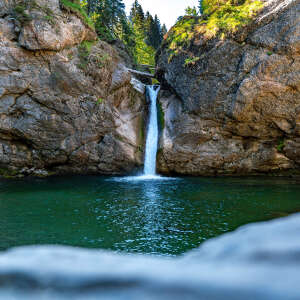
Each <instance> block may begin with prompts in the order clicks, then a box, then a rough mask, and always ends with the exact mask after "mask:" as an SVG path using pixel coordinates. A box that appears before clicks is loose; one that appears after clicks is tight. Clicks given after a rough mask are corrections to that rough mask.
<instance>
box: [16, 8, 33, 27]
mask: <svg viewBox="0 0 300 300" xmlns="http://www.w3.org/2000/svg"><path fill="white" fill-rule="evenodd" d="M13 13H14V17H15V18H16V19H17V20H19V21H20V22H21V23H26V22H29V21H31V20H32V17H31V16H30V15H28V14H27V13H26V7H25V6H23V5H17V6H16V7H15V8H14V12H13Z"/></svg>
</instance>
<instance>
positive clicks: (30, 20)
mask: <svg viewBox="0 0 300 300" xmlns="http://www.w3.org/2000/svg"><path fill="white" fill-rule="evenodd" d="M143 112H144V89H143V85H141V84H140V83H139V82H138V81H137V80H136V79H134V78H133V77H132V75H131V74H130V72H128V70H127V68H126V67H125V65H124V61H123V60H122V59H121V58H120V56H119V55H118V53H117V51H116V50H115V49H113V48H112V47H110V46H109V45H108V44H106V43H104V42H101V41H97V40H96V34H95V32H94V31H93V29H92V28H91V27H90V26H89V25H88V24H86V23H85V21H84V18H83V17H81V18H80V17H79V15H78V14H77V15H75V14H72V13H70V12H69V11H67V10H66V9H62V8H61V7H60V3H59V1H58V0H51V1H46V0H35V1H33V0H32V1H25V0H24V1H22V0H18V1H12V0H0V168H1V171H0V173H1V174H3V175H6V176H11V175H14V176H16V175H29V174H34V175H48V174H54V173H101V174H123V173H128V172H131V171H133V170H135V169H136V168H137V167H138V166H140V165H141V164H142V154H143V153H142V145H143V138H142V136H143Z"/></svg>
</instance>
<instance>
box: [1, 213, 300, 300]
mask: <svg viewBox="0 0 300 300" xmlns="http://www.w3.org/2000/svg"><path fill="white" fill-rule="evenodd" d="M299 224H300V214H296V215H293V216H290V217H287V218H284V219H279V220H275V221H271V222H266V223H257V224H252V225H247V226H244V227H242V228H240V229H238V230H237V231H235V232H233V233H228V234H225V235H223V236H221V237H219V238H215V239H212V240H209V241H207V242H205V243H204V244H203V245H202V246H201V247H200V248H199V249H196V250H193V251H191V252H190V253H188V254H186V255H184V256H182V257H179V258H161V257H153V256H152V257H151V256H142V255H121V254H116V253H111V252H106V251H102V250H87V249H79V248H71V247H59V246H40V247H35V246H32V247H21V248H15V249H11V250H9V251H7V252H4V253H1V254H0V265H1V268H0V298H1V299H10V300H19V299H22V300H27V299H30V300H37V299H38V300H40V299H44V300H48V299H57V300H62V299H87V300H89V299H111V300H113V299H118V300H119V299H132V300H135V299H136V300H148V299H149V300H150V299H151V300H152V299H157V300H159V299H163V300H168V299H170V300H174V299H178V300H179V299H189V300H192V299H197V300H202V299H203V300H204V299H214V300H217V299H220V300H221V299H233V300H234V299H239V300H240V299H243V300H248V299H249V300H253V299H256V300H266V299H272V300H283V299H284V300H296V299H297V300H298V299H299V298H300V289H299V278H300V240H299V232H300V225H299Z"/></svg>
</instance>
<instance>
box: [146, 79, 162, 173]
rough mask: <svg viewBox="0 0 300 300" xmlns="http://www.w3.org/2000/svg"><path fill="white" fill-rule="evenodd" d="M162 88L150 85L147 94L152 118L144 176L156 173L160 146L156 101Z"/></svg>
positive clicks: (148, 134)
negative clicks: (158, 146)
mask: <svg viewBox="0 0 300 300" xmlns="http://www.w3.org/2000/svg"><path fill="white" fill-rule="evenodd" d="M159 89H160V87H159V86H157V85H148V86H147V93H148V97H149V99H150V117H149V123H148V130H147V138H146V151H145V152H146V153H145V164H144V175H147V176H153V175H155V173H156V154H157V145H158V122H157V106H156V100H157V95H158V92H159Z"/></svg>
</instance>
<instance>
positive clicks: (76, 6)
mask: <svg viewBox="0 0 300 300" xmlns="http://www.w3.org/2000/svg"><path fill="white" fill-rule="evenodd" d="M60 3H61V6H62V8H63V9H65V10H67V11H71V12H73V13H74V14H76V15H77V16H78V17H79V18H80V19H81V20H82V21H83V22H84V24H85V25H87V26H88V27H89V28H91V29H92V30H95V25H94V22H93V21H92V20H91V19H90V18H89V17H88V15H87V13H86V12H85V10H84V9H83V8H82V7H81V6H80V2H77V1H75V2H72V1H69V0H60Z"/></svg>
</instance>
